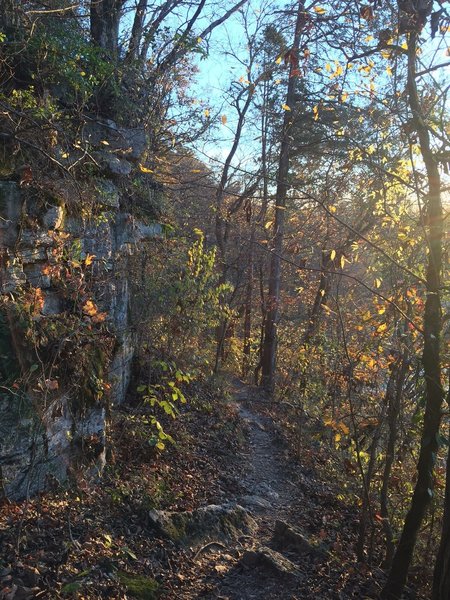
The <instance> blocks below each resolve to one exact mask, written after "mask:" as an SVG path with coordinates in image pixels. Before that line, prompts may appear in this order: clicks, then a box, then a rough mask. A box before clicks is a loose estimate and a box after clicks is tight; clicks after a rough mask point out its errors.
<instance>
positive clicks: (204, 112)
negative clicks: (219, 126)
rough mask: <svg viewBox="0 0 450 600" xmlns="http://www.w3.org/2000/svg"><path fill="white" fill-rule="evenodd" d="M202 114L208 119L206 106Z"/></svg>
mask: <svg viewBox="0 0 450 600" xmlns="http://www.w3.org/2000/svg"><path fill="white" fill-rule="evenodd" d="M203 114H204V115H205V117H206V118H207V119H208V117H209V110H208V109H207V108H205V110H204V111H203Z"/></svg>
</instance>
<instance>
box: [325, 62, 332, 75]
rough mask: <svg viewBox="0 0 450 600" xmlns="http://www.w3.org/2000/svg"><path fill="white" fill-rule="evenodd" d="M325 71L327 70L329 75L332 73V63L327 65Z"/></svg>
mask: <svg viewBox="0 0 450 600" xmlns="http://www.w3.org/2000/svg"><path fill="white" fill-rule="evenodd" d="M325 70H326V71H328V73H330V72H331V65H330V63H327V64H326V65H325Z"/></svg>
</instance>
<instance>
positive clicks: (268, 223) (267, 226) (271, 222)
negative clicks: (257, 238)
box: [264, 221, 273, 229]
mask: <svg viewBox="0 0 450 600" xmlns="http://www.w3.org/2000/svg"><path fill="white" fill-rule="evenodd" d="M272 225H273V221H267V223H266V224H265V225H264V229H270V228H271V227H272Z"/></svg>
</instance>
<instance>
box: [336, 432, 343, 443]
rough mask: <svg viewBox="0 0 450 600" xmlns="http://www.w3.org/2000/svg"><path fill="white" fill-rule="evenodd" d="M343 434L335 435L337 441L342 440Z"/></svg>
mask: <svg viewBox="0 0 450 600" xmlns="http://www.w3.org/2000/svg"><path fill="white" fill-rule="evenodd" d="M341 437H342V436H341V434H340V433H336V435H335V436H334V441H335V442H340V441H341Z"/></svg>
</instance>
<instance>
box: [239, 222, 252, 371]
mask: <svg viewBox="0 0 450 600" xmlns="http://www.w3.org/2000/svg"><path fill="white" fill-rule="evenodd" d="M250 218H251V217H250ZM251 228H252V229H251V234H250V247H249V250H248V252H249V255H248V268H247V285H246V290H245V306H244V347H243V358H242V375H243V376H244V377H246V376H247V374H248V370H249V368H250V362H251V337H252V302H253V274H254V273H253V272H254V245H255V227H254V225H253V224H252V225H251Z"/></svg>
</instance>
